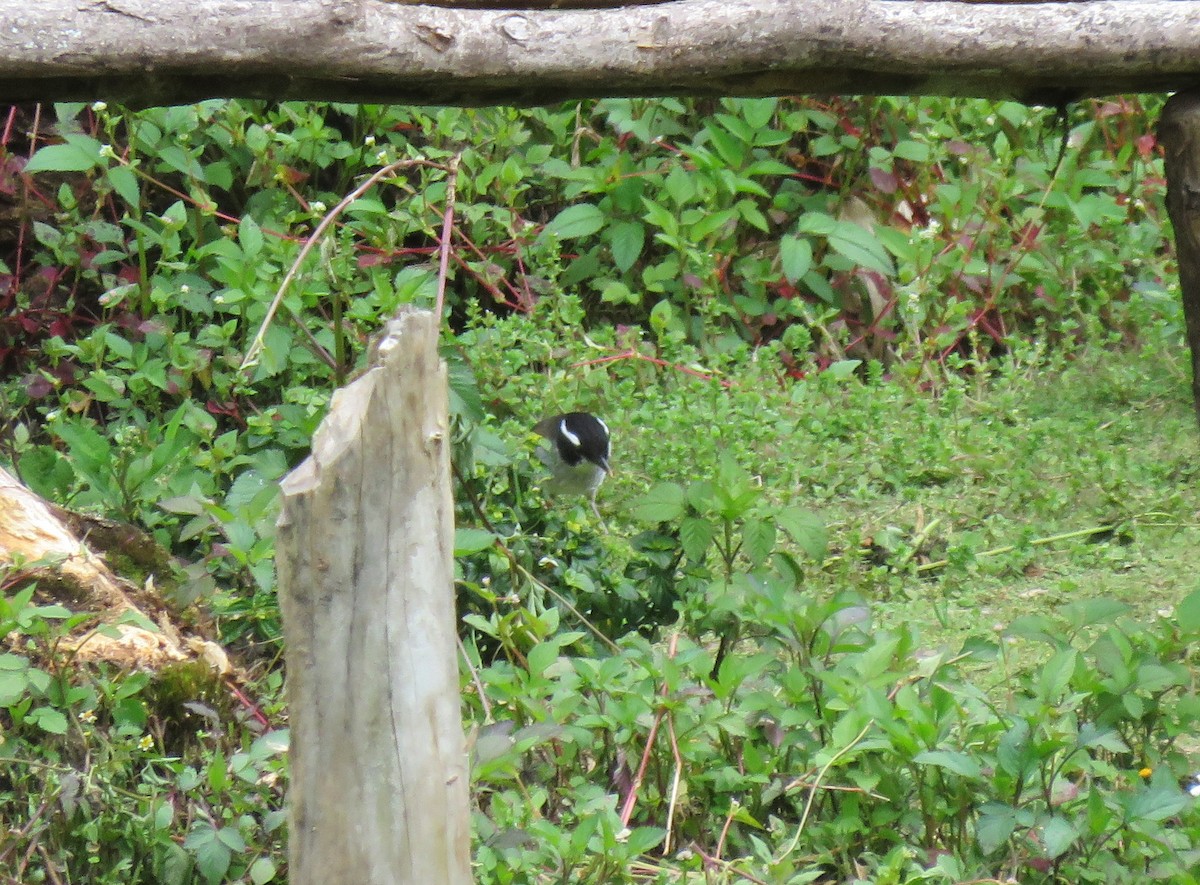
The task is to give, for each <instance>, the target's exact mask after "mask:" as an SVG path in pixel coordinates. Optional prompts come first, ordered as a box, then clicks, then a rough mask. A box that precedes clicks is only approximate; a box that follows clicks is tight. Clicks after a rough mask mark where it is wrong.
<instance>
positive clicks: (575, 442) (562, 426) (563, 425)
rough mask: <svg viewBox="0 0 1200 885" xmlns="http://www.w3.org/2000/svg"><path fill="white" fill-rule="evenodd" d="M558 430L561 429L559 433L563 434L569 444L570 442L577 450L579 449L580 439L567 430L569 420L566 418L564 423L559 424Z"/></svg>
mask: <svg viewBox="0 0 1200 885" xmlns="http://www.w3.org/2000/svg"><path fill="white" fill-rule="evenodd" d="M558 429H559V432H561V433H562V435H563V436H565V437H566V438H567V442H569V443H570V444H571V445H573V446H574V447H575V448H579V437H577V436H576V435H575V434H573V433H572V432H571V431H570V430H568V429H567V419H566V418H563V419H562V421H561V422H560V423H559V425H558Z"/></svg>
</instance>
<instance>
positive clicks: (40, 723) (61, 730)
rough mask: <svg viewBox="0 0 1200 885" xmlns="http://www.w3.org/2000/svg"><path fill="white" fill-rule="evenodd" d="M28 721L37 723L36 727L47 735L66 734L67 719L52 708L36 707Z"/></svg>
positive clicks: (59, 711)
mask: <svg viewBox="0 0 1200 885" xmlns="http://www.w3.org/2000/svg"><path fill="white" fill-rule="evenodd" d="M28 721H30V722H35V723H37V727H38V728H40V729H41V730H42V731H44V732H46V733H48V734H66V733H67V717H66V716H64V715H63V714H62V711H61V710H56V709H54V707H37V708H36V709H34V710H33V711H31V712H30V714H29V717H28Z"/></svg>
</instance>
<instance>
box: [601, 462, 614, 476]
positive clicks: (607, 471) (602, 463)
mask: <svg viewBox="0 0 1200 885" xmlns="http://www.w3.org/2000/svg"><path fill="white" fill-rule="evenodd" d="M600 466H601V467H602V468H604V472H605V473H607V474H608V475H609V476H612V472H613V471H612V468H611V467H609V466H608V459H607V458H605V459H604V460H602V461H601V462H600Z"/></svg>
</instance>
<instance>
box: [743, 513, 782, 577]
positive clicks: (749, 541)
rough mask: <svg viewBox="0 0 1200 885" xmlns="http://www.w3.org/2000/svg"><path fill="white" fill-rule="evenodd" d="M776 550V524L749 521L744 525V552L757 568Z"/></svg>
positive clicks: (758, 520) (763, 521)
mask: <svg viewBox="0 0 1200 885" xmlns="http://www.w3.org/2000/svg"><path fill="white" fill-rule="evenodd" d="M774 549H775V524H774V523H772V522H768V521H767V520H763V519H747V520H746V521H745V522H744V523H743V524H742V552H743V553H745V554H746V558H747V559H749V560H750V564H751V565H752V566H754V567H755V568H758V566H760V565H762V564H763V563H764V562H765V561H766V559H767V557H768V556H770V555H771V551H772V550H774Z"/></svg>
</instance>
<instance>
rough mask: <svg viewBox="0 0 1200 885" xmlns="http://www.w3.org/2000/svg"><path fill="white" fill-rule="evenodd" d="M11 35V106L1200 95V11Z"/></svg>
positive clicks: (421, 13)
mask: <svg viewBox="0 0 1200 885" xmlns="http://www.w3.org/2000/svg"><path fill="white" fill-rule="evenodd" d="M597 2H599V3H602V2H603V0H597ZM509 5H522V4H519V3H517V2H514V3H512V4H509ZM0 26H2V27H0V35H2V36H0V41H2V45H3V52H0V100H3V101H23V100H38V101H45V100H58V99H78V100H92V99H97V98H106V99H117V100H121V101H125V102H128V103H131V104H141V105H152V104H175V103H181V102H191V101H196V100H199V99H202V98H211V97H219V96H245V97H259V98H270V99H288V98H305V99H322V98H323V99H331V100H339V101H371V102H410V103H421V104H499V103H517V104H541V103H547V102H557V101H563V100H566V99H573V98H585V97H596V96H615V95H712V96H724V95H789V94H800V93H817V94H837V93H851V94H862V93H871V94H909V95H919V94H939V95H973V96H986V97H997V98H1012V99H1016V100H1019V101H1025V102H1029V103H1035V104H1057V103H1059V102H1062V101H1066V100H1073V99H1077V98H1081V97H1084V96H1087V95H1106V94H1111V93H1116V92H1131V91H1137V92H1145V91H1164V90H1176V89H1187V88H1200V3H1181V2H1174V0H1091V2H1075V3H1055V2H1042V3H1024V4H1008V3H998V4H997V3H958V2H919V0H678V2H669V3H656V4H649V5H641V6H626V7H622V8H619V9H604V8H601V9H570V10H563V9H514V8H509V9H502V10H497V9H466V8H448V7H444V6H426V5H413V4H409V3H395V2H382V0H208V2H203V3H196V2H194V0H101V2H95V3H91V2H89V3H79V2H77V0H37V2H34V3H31V2H29V0H0Z"/></svg>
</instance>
